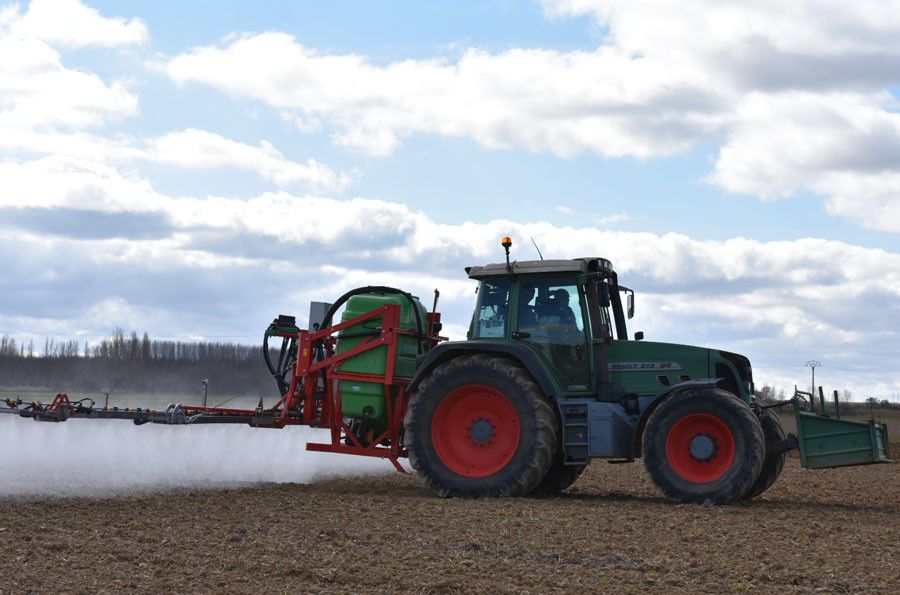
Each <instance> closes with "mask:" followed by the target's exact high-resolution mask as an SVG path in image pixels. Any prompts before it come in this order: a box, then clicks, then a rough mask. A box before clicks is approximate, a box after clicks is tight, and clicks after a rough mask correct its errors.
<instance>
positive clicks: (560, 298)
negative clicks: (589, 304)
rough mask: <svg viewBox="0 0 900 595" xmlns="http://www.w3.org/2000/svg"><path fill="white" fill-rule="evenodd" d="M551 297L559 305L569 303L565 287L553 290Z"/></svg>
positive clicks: (562, 305) (564, 305)
mask: <svg viewBox="0 0 900 595" xmlns="http://www.w3.org/2000/svg"><path fill="white" fill-rule="evenodd" d="M553 299H554V300H555V301H556V303H557V304H558V305H559V307H561V308H562V307H566V306H568V305H569V292H568V291H566V290H565V289H557V290H556V291H554V292H553Z"/></svg>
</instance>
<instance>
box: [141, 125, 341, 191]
mask: <svg viewBox="0 0 900 595" xmlns="http://www.w3.org/2000/svg"><path fill="white" fill-rule="evenodd" d="M148 145H149V147H148V149H147V150H146V151H144V152H142V153H140V156H141V157H142V158H145V159H148V160H150V161H155V162H157V163H166V164H169V165H174V166H176V167H181V168H185V169H210V168H219V167H236V168H240V169H245V170H250V171H255V172H257V173H259V174H260V175H261V176H263V177H264V178H266V179H268V180H271V181H273V182H275V183H276V184H277V185H278V186H282V187H283V186H291V185H293V184H296V183H303V184H306V185H308V186H311V187H313V188H317V189H322V190H329V191H336V192H340V191H342V190H344V189H345V188H346V187H347V186H349V185H350V184H351V183H352V182H353V180H354V178H355V177H356V175H357V174H355V173H353V174H347V173H336V172H335V171H334V170H332V169H331V168H330V167H328V166H327V165H325V164H323V163H320V162H319V161H316V160H315V159H308V160H307V161H306V163H297V162H295V161H291V160H289V159H287V158H285V156H284V155H282V154H281V153H280V152H279V151H278V150H277V149H275V147H274V146H272V144H271V143H270V142H268V141H262V142H261V143H260V145H259V146H253V145H248V144H245V143H240V142H237V141H233V140H230V139H227V138H225V137H223V136H220V135H218V134H214V133H211V132H207V131H204V130H196V129H194V128H189V129H186V130H181V131H178V132H170V133H168V134H165V135H163V136H161V137H157V138H153V139H150V141H149V142H148Z"/></svg>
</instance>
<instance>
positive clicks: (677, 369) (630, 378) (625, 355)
mask: <svg viewBox="0 0 900 595" xmlns="http://www.w3.org/2000/svg"><path fill="white" fill-rule="evenodd" d="M708 362H709V350H708V349H706V348H703V347H692V346H690V345H677V344H674V343H656V342H653V341H613V342H612V344H611V345H610V346H609V372H610V380H611V381H612V382H613V383H615V384H619V385H621V386H622V387H624V388H625V392H626V393H632V394H636V395H647V396H649V395H657V394H659V393H661V392H663V391H664V390H666V388H667V385H666V384H664V383H665V382H668V385H669V386H671V385H674V384H678V383H679V382H682V381H683V379H682V377H687V378H689V379H691V380H693V379H697V378H709V377H710V374H709V363H708Z"/></svg>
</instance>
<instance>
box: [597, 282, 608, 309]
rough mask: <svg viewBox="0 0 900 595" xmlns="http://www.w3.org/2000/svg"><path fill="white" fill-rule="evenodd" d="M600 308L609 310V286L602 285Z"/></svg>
mask: <svg viewBox="0 0 900 595" xmlns="http://www.w3.org/2000/svg"><path fill="white" fill-rule="evenodd" d="M599 285H600V307H601V308H609V304H610V301H609V285H607V284H606V283H600V284H599Z"/></svg>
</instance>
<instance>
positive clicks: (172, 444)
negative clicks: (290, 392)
mask: <svg viewBox="0 0 900 595" xmlns="http://www.w3.org/2000/svg"><path fill="white" fill-rule="evenodd" d="M328 438H329V436H328V434H327V433H326V432H323V431H321V430H312V429H309V428H285V429H282V430H271V429H255V428H250V427H249V426H243V425H230V424H229V425H222V426H209V425H205V426H161V425H151V424H148V425H146V426H141V427H135V426H134V425H133V424H131V423H129V422H126V421H120V420H81V419H74V420H69V421H67V422H65V423H42V422H34V421H31V420H27V419H22V418H17V417H13V416H11V415H3V416H0V452H3V453H4V464H3V465H0V496H21V497H30V496H40V497H46V496H92V497H107V496H115V495H123V494H131V493H141V492H148V491H159V490H166V489H177V488H203V487H228V486H238V485H243V484H248V483H262V482H276V483H286V482H291V483H311V482H314V481H317V480H321V479H326V478H330V477H337V476H354V475H357V476H363V475H373V474H386V473H392V472H394V468H393V466H392V465H391V464H390V463H389V462H388V461H386V460H380V459H370V458H366V457H353V456H347V455H337V454H328V453H316V452H307V451H306V443H307V442H323V441H325V442H327V441H328ZM360 481H365V479H360Z"/></svg>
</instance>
